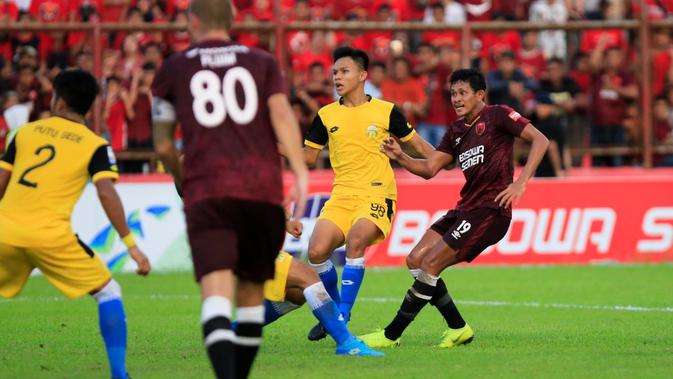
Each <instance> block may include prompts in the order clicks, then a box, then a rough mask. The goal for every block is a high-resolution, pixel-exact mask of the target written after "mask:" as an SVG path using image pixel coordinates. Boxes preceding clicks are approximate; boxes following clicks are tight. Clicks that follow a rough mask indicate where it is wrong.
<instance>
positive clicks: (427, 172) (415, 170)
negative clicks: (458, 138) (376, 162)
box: [381, 137, 453, 179]
mask: <svg viewBox="0 0 673 379" xmlns="http://www.w3.org/2000/svg"><path fill="white" fill-rule="evenodd" d="M381 151H382V152H383V153H384V154H385V155H387V156H388V158H390V159H394V160H396V161H397V163H399V164H400V165H401V166H402V167H404V168H405V169H407V170H408V171H409V172H411V173H412V174H415V175H418V176H420V177H421V178H423V179H430V178H432V177H434V176H435V175H437V173H438V172H439V170H441V169H442V167H445V166H448V165H449V164H450V163H451V162H452V161H453V157H452V156H451V155H450V154H446V153H444V152H441V151H437V150H434V149H433V151H432V153H430V156H428V157H427V158H425V159H415V158H412V157H410V156H409V155H407V154H406V153H405V152H404V151H402V148H401V147H400V145H399V144H398V143H397V141H395V139H394V138H392V137H389V138H386V139H384V140H383V144H381Z"/></svg>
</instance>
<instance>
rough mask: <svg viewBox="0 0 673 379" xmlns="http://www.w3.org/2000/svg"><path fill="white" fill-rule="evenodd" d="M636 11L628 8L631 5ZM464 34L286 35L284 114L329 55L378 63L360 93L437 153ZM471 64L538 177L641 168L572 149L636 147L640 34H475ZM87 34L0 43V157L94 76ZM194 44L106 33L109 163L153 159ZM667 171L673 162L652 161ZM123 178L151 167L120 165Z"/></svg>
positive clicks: (615, 3)
mask: <svg viewBox="0 0 673 379" xmlns="http://www.w3.org/2000/svg"><path fill="white" fill-rule="evenodd" d="M234 3H235V4H236V7H237V10H238V12H237V16H236V17H237V19H238V20H254V21H263V22H276V21H277V20H276V19H275V13H274V12H273V9H272V5H273V1H271V0H239V1H234ZM637 3H638V2H631V1H626V0H535V1H526V0H520V1H505V0H461V1H454V0H443V1H431V0H340V1H329V0H282V1H281V4H282V11H281V12H280V14H281V15H282V17H283V19H284V21H285V22H291V21H321V20H351V21H366V20H371V21H382V22H391V23H392V22H396V21H422V22H425V23H429V24H432V23H440V24H441V23H443V24H447V25H462V24H463V23H466V22H470V21H498V20H509V21H517V20H519V21H520V20H531V21H542V22H553V23H565V22H566V21H569V20H575V19H590V20H619V19H626V18H638V17H640V16H639V14H640V11H641V10H640V9H638V7H637ZM646 3H647V4H648V9H647V13H648V16H649V18H650V19H663V18H668V17H672V16H673V1H671V0H648V1H646ZM188 4H189V1H188V0H163V1H162V0H93V1H86V0H85V1H69V0H16V1H12V0H0V22H5V23H6V22H12V23H21V22H27V21H39V22H43V23H49V22H87V21H93V20H101V21H105V22H129V23H136V24H143V23H163V22H178V23H184V22H186V20H187V13H186V11H185V10H186V7H187V6H188ZM634 4H636V5H634ZM672 36H673V35H672V34H671V31H669V30H664V29H661V30H654V32H653V33H652V57H651V61H652V66H653V68H654V69H653V71H652V72H653V75H652V83H651V85H652V86H651V87H652V96H653V99H655V100H654V104H653V105H654V106H653V118H654V120H653V127H654V138H655V141H654V143H655V144H673V64H672V62H673V37H672ZM233 37H234V38H235V39H237V40H238V41H240V42H241V43H244V44H246V45H249V46H256V47H260V48H263V49H267V50H271V49H274V41H273V36H272V35H271V34H263V33H238V34H236V35H234V36H233ZM460 37H461V36H460V33H459V32H457V31H453V30H449V31H441V30H432V31H425V32H406V31H394V32H380V31H372V32H346V31H341V32H322V31H313V32H307V31H291V32H288V33H287V34H286V41H284V43H285V45H286V52H287V54H286V56H287V58H288V61H287V62H286V63H287V64H286V66H287V68H288V70H287V80H288V85H289V92H290V96H291V103H292V106H293V108H294V111H295V114H296V115H297V117H298V119H299V121H300V124H301V125H302V128H303V129H304V130H307V129H308V127H309V125H310V123H311V121H312V119H313V117H314V115H315V114H316V112H317V110H318V109H319V108H320V107H321V106H323V105H325V104H327V103H329V102H332V101H334V99H335V96H336V95H335V93H334V89H333V87H332V85H331V64H332V59H331V52H332V51H333V49H334V48H335V47H337V46H340V45H345V44H348V45H351V46H353V47H356V48H360V49H363V50H365V51H367V52H368V53H369V55H370V58H371V60H372V64H371V66H370V69H369V80H368V82H367V92H368V93H369V94H371V95H372V96H374V97H380V98H382V99H386V100H390V101H393V102H394V103H395V104H396V105H397V106H399V108H400V109H401V110H402V111H403V112H404V113H405V115H406V117H407V118H408V119H409V120H410V121H411V122H412V123H413V124H414V125H415V126H416V128H417V130H418V131H419V133H420V134H421V135H422V136H423V137H424V138H426V139H427V140H428V141H430V142H431V143H432V144H434V145H437V144H438V143H439V141H440V139H441V136H442V135H443V133H444V130H445V129H446V125H447V124H448V123H450V122H452V121H453V120H455V117H456V116H455V113H454V112H453V108H452V106H451V104H450V98H449V96H448V88H447V82H448V77H449V76H450V74H451V72H453V71H454V70H455V69H457V68H460V67H461V64H462V61H463V59H462V56H461V49H460V41H461V38H460ZM473 37H474V38H473V40H472V45H471V47H472V49H471V52H470V57H469V61H470V64H471V65H472V66H473V67H477V68H479V69H480V70H482V72H484V73H485V74H486V76H487V82H488V87H489V91H488V98H489V102H490V103H492V104H506V105H509V106H511V107H513V108H514V109H517V110H518V111H519V112H521V113H522V114H524V115H525V116H526V117H529V118H530V119H531V120H532V121H533V124H534V125H536V126H537V127H538V128H539V129H540V130H541V131H543V133H545V135H547V137H548V138H549V139H550V140H552V141H553V142H554V143H552V148H551V151H550V154H548V157H549V158H548V159H546V161H545V162H543V164H542V166H541V168H540V170H539V174H540V175H545V176H561V175H565V169H564V168H569V167H573V166H578V165H593V166H622V165H638V164H640V163H641V162H640V158H639V157H638V156H627V155H625V156H594V157H593V159H591V160H589V159H583V157H582V156H581V155H574V156H573V155H572V154H570V148H576V147H588V146H593V147H601V146H638V145H640V139H641V138H642V137H641V125H640V120H641V115H640V112H641V106H640V100H639V99H640V92H641V90H642V89H641V87H640V86H639V85H638V83H639V82H640V81H639V77H638V76H639V75H640V74H641V73H642V70H639V69H638V67H639V64H638V63H637V62H638V61H639V58H640V57H639V56H638V54H637V52H638V47H637V44H638V38H637V34H635V33H634V32H630V31H624V30H618V29H605V30H585V31H579V32H570V31H568V32H566V31H562V30H554V31H541V32H534V31H529V32H523V33H522V32H518V31H515V30H511V31H506V32H479V33H475V34H474V36H473ZM90 38H91V37H90V35H88V34H87V33H84V32H69V33H64V32H29V31H25V32H11V33H8V32H0V94H1V96H0V107H1V108H2V109H1V112H0V151H1V150H2V148H3V147H4V146H5V139H6V138H7V135H8V133H9V132H10V131H11V130H15V129H16V128H18V127H20V126H21V125H22V124H23V123H25V122H27V121H29V120H35V119H39V118H44V117H48V116H49V104H50V97H51V90H52V84H51V81H52V79H53V78H54V77H55V76H56V75H57V74H58V73H59V72H60V71H62V70H65V69H67V68H69V67H78V68H82V69H85V70H89V71H92V70H93V56H92V54H93V51H92V50H93V49H92V43H91V41H90ZM189 42H190V37H189V34H188V32H117V33H109V34H106V35H104V40H103V42H102V43H103V56H102V60H101V61H102V72H103V77H104V78H105V79H104V81H103V83H102V85H103V89H104V91H103V94H102V109H103V125H102V130H101V134H102V135H103V136H104V137H105V138H107V139H109V140H110V142H111V145H112V147H113V148H114V149H115V150H116V151H148V152H149V151H151V149H152V131H151V130H152V129H151V101H152V99H151V93H150V85H151V83H152V81H153V79H154V75H155V73H156V71H157V69H158V67H160V66H161V64H162V61H163V60H164V59H165V58H166V57H168V56H169V55H170V54H172V53H174V52H179V51H182V50H184V49H186V48H187V47H188V46H189ZM654 163H655V165H666V166H673V155H655V157H654ZM121 168H122V170H123V171H126V172H142V171H147V170H148V165H147V164H143V163H142V162H136V163H132V162H127V163H126V164H125V165H122V167H121Z"/></svg>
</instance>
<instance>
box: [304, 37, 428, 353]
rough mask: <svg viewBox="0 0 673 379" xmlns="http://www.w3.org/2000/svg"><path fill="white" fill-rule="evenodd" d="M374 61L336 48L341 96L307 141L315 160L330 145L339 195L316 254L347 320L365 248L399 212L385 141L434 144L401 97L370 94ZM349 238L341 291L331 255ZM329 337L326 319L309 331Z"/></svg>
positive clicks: (424, 149) (312, 259)
mask: <svg viewBox="0 0 673 379" xmlns="http://www.w3.org/2000/svg"><path fill="white" fill-rule="evenodd" d="M368 65H369V57H368V56H367V54H366V53H365V52H364V51H362V50H358V49H353V48H350V47H340V48H338V49H336V50H335V51H334V67H333V71H332V73H333V78H334V84H335V86H336V91H337V94H338V95H339V96H340V97H341V98H340V99H339V101H336V102H334V103H331V104H329V105H326V106H324V107H322V108H321V109H320V110H319V111H318V115H317V116H316V117H315V119H314V120H313V125H312V126H311V129H310V130H309V132H308V135H307V137H306V140H305V142H304V145H305V148H304V151H305V157H306V161H307V163H308V164H309V165H313V164H315V162H316V160H317V159H318V154H319V153H320V150H321V149H322V148H323V147H324V146H325V145H329V155H330V162H331V164H332V168H333V170H334V184H333V186H332V195H331V197H330V200H329V201H328V202H327V203H326V204H325V206H324V208H323V209H322V213H321V214H320V217H319V218H318V221H317V223H316V225H315V229H314V230H313V234H312V235H311V239H310V241H309V248H308V250H309V251H308V256H309V263H311V265H312V266H313V268H314V269H315V270H316V271H317V272H318V274H319V276H320V278H321V280H322V281H323V283H324V284H325V287H326V288H327V291H328V292H329V294H330V296H332V298H333V299H334V300H335V301H337V302H338V303H339V310H340V311H341V314H342V315H343V317H344V319H345V320H346V321H348V320H349V319H350V313H351V309H352V307H353V303H354V302H355V298H356V297H357V293H358V290H359V289H360V285H361V284H362V279H363V277H364V268H365V265H364V253H365V249H366V248H367V246H370V245H373V244H375V243H378V242H380V241H382V240H383V239H385V238H386V237H387V236H388V233H389V232H390V224H391V220H392V218H393V214H394V212H395V200H396V199H397V186H396V184H395V176H394V174H393V169H392V167H391V166H390V160H389V159H388V157H387V156H386V155H385V154H383V153H382V152H381V151H380V149H379V146H380V144H381V142H382V141H383V140H384V139H386V138H388V137H390V136H391V135H392V136H394V137H396V138H398V139H399V141H400V142H402V145H403V146H405V147H406V148H408V149H409V150H411V151H413V152H415V155H420V156H426V154H429V153H430V152H432V150H433V149H432V146H431V145H430V144H429V143H427V142H426V141H425V140H424V139H423V138H421V137H420V136H418V135H417V134H416V132H415V131H414V129H413V127H412V126H411V125H410V124H409V123H408V122H407V120H406V119H405V118H404V116H403V114H402V112H401V111H400V110H399V109H397V108H396V107H395V106H394V105H393V103H390V102H387V101H383V100H379V99H376V98H373V97H371V96H369V95H367V94H366V93H365V91H364V83H365V80H366V79H367V66H368ZM344 243H345V244H346V265H345V267H344V270H343V275H342V280H341V295H339V290H338V288H337V280H338V278H337V273H336V271H335V269H334V267H333V265H332V263H331V261H330V260H329V258H330V256H331V255H332V252H333V251H334V249H336V248H338V247H339V246H341V245H343V244H344ZM324 337H325V332H324V330H323V328H322V327H320V325H316V326H315V327H314V328H313V329H312V330H311V332H310V333H309V339H310V340H318V339H322V338H324Z"/></svg>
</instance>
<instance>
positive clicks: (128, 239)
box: [122, 233, 136, 249]
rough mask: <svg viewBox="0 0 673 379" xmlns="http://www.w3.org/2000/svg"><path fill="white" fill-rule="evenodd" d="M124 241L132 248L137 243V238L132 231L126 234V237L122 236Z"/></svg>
mask: <svg viewBox="0 0 673 379" xmlns="http://www.w3.org/2000/svg"><path fill="white" fill-rule="evenodd" d="M122 242H123V243H124V245H125V246H126V247H127V248H128V249H130V248H132V247H133V246H135V245H136V239H135V238H133V234H132V233H129V234H127V235H126V237H123V238H122Z"/></svg>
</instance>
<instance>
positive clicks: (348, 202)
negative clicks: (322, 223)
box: [319, 195, 395, 242]
mask: <svg viewBox="0 0 673 379" xmlns="http://www.w3.org/2000/svg"><path fill="white" fill-rule="evenodd" d="M394 213H395V201H394V200H391V199H387V198H383V197H380V198H379V197H370V196H359V195H358V196H352V195H349V196H339V195H336V196H334V195H333V196H332V197H331V198H330V199H329V200H328V201H327V203H325V206H324V207H323V208H322V211H321V212H320V217H319V219H324V220H329V221H331V222H333V223H334V224H336V225H337V226H338V227H339V229H341V231H342V232H343V234H344V236H347V235H348V232H349V231H350V228H351V227H352V226H353V225H354V224H355V223H356V222H358V220H360V219H366V220H369V221H371V222H372V223H374V225H376V227H378V228H379V230H381V234H382V235H381V238H379V239H377V240H376V241H375V242H380V241H382V240H383V239H385V238H386V237H387V236H388V234H389V233H390V224H391V222H392V219H393V215H394Z"/></svg>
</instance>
